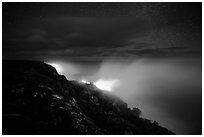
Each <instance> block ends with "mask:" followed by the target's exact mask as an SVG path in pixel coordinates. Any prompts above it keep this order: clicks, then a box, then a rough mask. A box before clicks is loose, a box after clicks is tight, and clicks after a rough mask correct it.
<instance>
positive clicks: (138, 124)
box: [2, 61, 174, 135]
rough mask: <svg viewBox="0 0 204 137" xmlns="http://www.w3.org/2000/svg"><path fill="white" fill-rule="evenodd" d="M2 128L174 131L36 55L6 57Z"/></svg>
mask: <svg viewBox="0 0 204 137" xmlns="http://www.w3.org/2000/svg"><path fill="white" fill-rule="evenodd" d="M2 74H3V80H2V82H3V90H2V91H3V93H2V95H3V98H2V100H3V110H2V113H3V115H2V120H3V125H2V128H3V134H49V135H50V134H103V135H108V134H146V135H147V134H163V135H166V134H174V133H173V132H171V131H169V130H167V129H166V128H163V127H161V126H160V125H159V124H158V123H157V122H151V121H150V120H147V119H143V118H140V117H139V115H140V110H139V109H137V108H135V109H130V108H128V107H127V104H126V103H124V102H123V101H122V100H121V99H120V98H118V97H115V96H114V95H111V94H106V93H104V92H103V91H101V90H99V89H97V88H96V87H95V86H94V85H92V84H84V83H81V82H77V81H69V80H67V79H66V78H65V76H63V75H59V74H58V73H57V71H56V70H55V68H53V67H52V66H50V65H48V64H45V63H43V62H38V61H3V73H2Z"/></svg>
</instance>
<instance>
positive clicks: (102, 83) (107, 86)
mask: <svg viewBox="0 0 204 137" xmlns="http://www.w3.org/2000/svg"><path fill="white" fill-rule="evenodd" d="M93 84H94V85H95V86H96V87H97V88H99V89H101V90H106V91H109V92H113V89H114V88H115V87H117V86H118V85H119V80H104V79H99V80H98V81H96V82H94V83H93Z"/></svg>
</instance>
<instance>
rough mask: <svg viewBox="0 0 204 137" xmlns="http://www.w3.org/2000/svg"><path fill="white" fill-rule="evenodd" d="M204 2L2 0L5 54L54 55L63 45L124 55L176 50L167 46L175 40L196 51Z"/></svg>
mask: <svg viewBox="0 0 204 137" xmlns="http://www.w3.org/2000/svg"><path fill="white" fill-rule="evenodd" d="M200 5H201V4H200V3H184V4H182V3H3V52H4V54H3V57H5V54H6V56H9V54H10V53H12V54H13V53H16V55H20V54H21V53H22V56H23V55H24V54H30V55H33V56H40V54H43V55H54V54H53V52H54V51H55V50H56V51H57V53H56V54H57V55H60V51H62V52H61V56H72V55H73V56H75V55H76V56H87V57H88V56H90V58H91V57H92V56H91V54H89V53H88V52H87V51H93V52H92V53H93V54H94V53H95V54H96V55H100V56H113V55H114V54H115V55H117V54H119V53H120V55H121V57H122V56H123V55H124V57H126V55H130V56H131V57H132V56H135V57H137V56H141V55H149V54H150V55H167V54H168V55H174V53H175V51H176V48H175V49H174V50H171V49H168V47H177V46H178V47H192V48H190V49H193V51H192V52H191V53H190V54H194V55H196V54H197V53H198V52H194V51H195V50H196V51H199V50H200V51H201V46H200V45H201V20H200V19H201V16H200V15H201V13H200V9H201V7H200ZM190 11H191V12H190ZM140 43H143V46H144V48H143V49H139V48H141V47H140V46H141V44H140ZM192 45H193V46H192ZM76 47H78V49H77V48H76ZM133 47H134V49H133ZM80 48H81V49H80ZM85 48H86V49H85ZM128 48H129V49H128ZM161 48H165V49H161ZM76 49H77V50H78V52H77V51H76ZM90 49H91V50H90ZM99 49H100V50H99ZM111 49H112V50H111ZM113 49H114V50H113ZM41 50H42V51H41ZM46 50H47V53H46V54H44V52H45V51H46ZM63 50H65V51H72V52H64V51H63ZM131 50H132V51H131ZM100 51H101V52H100ZM110 51H111V52H115V53H110ZM180 51H181V50H180V49H179V50H178V52H177V51H176V52H177V53H178V54H179V53H180ZM26 52H27V53H26ZM37 52H38V53H37ZM189 52H190V50H189ZM14 55H15V54H14ZM43 55H42V56H43ZM181 55H184V54H183V52H182V54H181ZM185 55H187V54H185ZM14 58H15V57H14Z"/></svg>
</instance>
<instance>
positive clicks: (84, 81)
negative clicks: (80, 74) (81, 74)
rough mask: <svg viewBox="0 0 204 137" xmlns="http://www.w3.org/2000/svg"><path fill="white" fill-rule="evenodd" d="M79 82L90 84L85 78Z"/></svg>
mask: <svg viewBox="0 0 204 137" xmlns="http://www.w3.org/2000/svg"><path fill="white" fill-rule="evenodd" d="M81 82H83V83H86V84H90V82H88V81H86V80H81Z"/></svg>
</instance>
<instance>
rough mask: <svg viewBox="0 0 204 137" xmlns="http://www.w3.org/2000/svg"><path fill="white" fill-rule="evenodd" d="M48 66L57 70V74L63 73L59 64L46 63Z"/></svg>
mask: <svg viewBox="0 0 204 137" xmlns="http://www.w3.org/2000/svg"><path fill="white" fill-rule="evenodd" d="M48 64H50V65H51V66H53V67H54V68H55V69H56V70H57V72H58V73H62V72H63V69H62V67H61V66H60V65H59V64H57V63H48Z"/></svg>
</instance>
